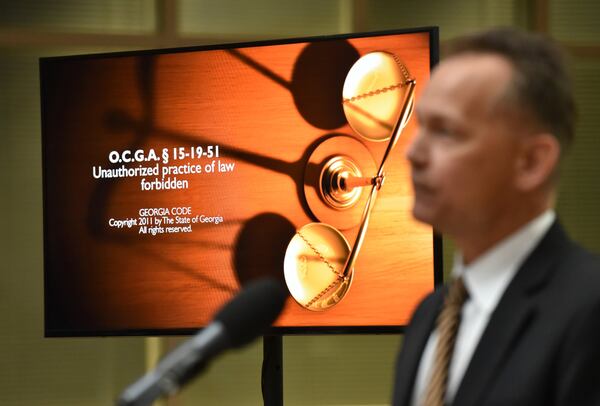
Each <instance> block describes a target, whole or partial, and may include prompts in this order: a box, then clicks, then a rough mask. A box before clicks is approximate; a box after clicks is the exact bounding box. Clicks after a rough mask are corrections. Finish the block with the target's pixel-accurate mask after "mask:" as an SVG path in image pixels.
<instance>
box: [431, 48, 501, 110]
mask: <svg viewBox="0 0 600 406" xmlns="http://www.w3.org/2000/svg"><path fill="white" fill-rule="evenodd" d="M512 74H513V69H512V66H511V65H510V62H508V61H507V60H506V59H504V58H503V57H501V56H499V55H494V54H487V53H486V54H481V53H479V54H476V53H466V54H460V55H457V56H452V57H450V58H448V59H445V60H444V61H443V62H441V63H440V64H439V65H438V67H437V68H436V69H435V70H434V71H433V73H432V75H431V79H430V81H429V83H428V84H427V86H426V87H425V90H424V92H423V96H422V99H421V104H425V105H426V107H427V105H431V107H433V105H435V104H437V103H444V104H445V103H452V104H453V105H455V106H456V107H457V108H459V107H462V108H466V109H469V110H470V109H480V108H488V107H492V106H493V105H495V102H496V101H498V99H499V98H500V97H501V96H503V95H504V94H505V91H506V88H507V85H508V83H509V82H510V80H511V77H512Z"/></svg>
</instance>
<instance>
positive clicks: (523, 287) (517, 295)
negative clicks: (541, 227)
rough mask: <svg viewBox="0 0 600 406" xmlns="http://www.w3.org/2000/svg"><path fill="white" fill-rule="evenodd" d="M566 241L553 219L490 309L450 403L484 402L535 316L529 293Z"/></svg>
mask: <svg viewBox="0 0 600 406" xmlns="http://www.w3.org/2000/svg"><path fill="white" fill-rule="evenodd" d="M567 245H568V239H567V237H566V235H565V233H564V231H563V230H562V228H561V227H560V225H559V224H558V223H557V222H555V223H554V224H553V225H552V227H551V228H550V230H549V231H548V233H547V234H546V236H545V237H544V238H543V239H542V241H541V242H540V243H539V245H538V246H537V247H536V248H535V249H534V251H533V252H532V253H531V254H530V255H529V257H528V258H527V260H526V261H525V262H524V263H523V265H522V266H521V267H520V268H519V270H518V272H517V274H516V275H515V278H514V279H513V281H512V282H511V283H510V284H509V286H508V288H507V289H506V292H504V295H503V296H502V299H501V300H500V302H499V303H498V306H497V307H496V310H495V311H494V312H493V313H492V315H491V317H490V320H489V323H488V326H487V327H486V329H485V330H484V332H483V335H482V337H481V340H480V341H479V344H478V346H477V348H476V349H475V352H474V353H473V357H472V359H471V362H470V363H469V366H468V368H467V370H466V372H465V375H464V377H463V379H462V382H461V384H460V387H459V389H458V392H457V393H456V397H455V399H454V403H453V404H454V405H457V406H458V405H460V406H476V405H480V404H483V403H484V402H483V400H484V399H483V396H484V395H485V393H487V392H489V389H490V384H491V383H492V382H493V381H494V378H495V377H496V376H497V374H498V373H499V372H500V371H501V370H502V366H503V361H504V360H506V359H507V358H508V355H509V354H510V352H511V348H514V344H515V343H516V342H517V340H518V339H519V337H521V335H522V334H523V332H525V331H526V330H527V328H528V326H529V325H530V322H531V321H532V320H533V319H534V318H535V317H536V312H537V308H536V305H535V304H534V301H533V300H531V298H530V297H531V296H532V295H534V294H535V292H536V291H537V290H538V289H539V288H540V287H542V286H543V285H544V284H545V283H546V282H547V280H548V279H549V278H550V277H551V276H552V273H553V272H552V271H553V269H554V266H553V265H554V263H555V262H556V260H557V259H558V258H559V257H560V255H561V251H562V250H563V249H564V248H565V246H567Z"/></svg>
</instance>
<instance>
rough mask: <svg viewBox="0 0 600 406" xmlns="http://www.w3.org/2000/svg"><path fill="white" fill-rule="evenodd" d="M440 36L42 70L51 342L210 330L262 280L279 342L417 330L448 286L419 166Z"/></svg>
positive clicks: (87, 59) (143, 56) (154, 54)
mask: <svg viewBox="0 0 600 406" xmlns="http://www.w3.org/2000/svg"><path fill="white" fill-rule="evenodd" d="M430 36H431V32H430V31H428V30H421V31H415V32H398V33H383V34H377V35H355V36H337V37H324V38H312V39H302V40H284V41H271V42H264V43H263V42H257V43H252V44H236V45H224V46H210V47H197V48H188V49H173V50H153V51H142V52H129V53H117V54H103V55H83V56H74V57H53V58H42V59H41V61H40V78H41V103H42V132H43V134H42V140H43V182H44V256H45V261H44V262H45V270H44V276H45V281H44V284H45V333H46V335H48V336H77V335H120V334H147V333H150V332H154V333H157V334H161V333H165V334H169V333H173V332H178V331H182V330H184V331H185V330H188V329H189V330H193V329H197V328H201V327H203V326H205V325H206V324H207V323H209V322H210V320H211V319H212V317H213V316H214V314H215V313H216V312H217V311H218V310H219V309H220V308H221V306H223V305H224V304H225V303H226V302H227V301H228V300H230V299H231V298H232V297H233V296H234V295H235V294H236V293H237V292H238V291H239V290H240V289H241V287H243V286H244V285H245V284H247V283H248V282H249V281H251V280H254V279H256V278H260V277H263V276H270V277H274V278H277V279H279V280H280V281H281V283H283V284H285V286H286V287H287V289H288V290H289V292H290V298H289V299H288V301H287V303H286V306H285V309H284V311H283V313H282V315H281V316H280V318H279V319H278V321H277V322H276V325H275V326H276V328H275V330H277V328H280V331H282V332H285V331H291V332H293V331H308V332H309V331H310V330H311V329H315V331H327V330H328V329H331V330H332V331H338V329H339V328H341V329H342V330H343V328H349V330H348V331H351V330H352V328H366V329H367V330H365V331H368V328H370V327H398V326H402V325H405V324H406V323H407V322H408V320H409V317H410V315H411V314H412V311H413V310H414V308H415V306H416V304H417V303H418V301H419V300H420V299H421V298H422V297H423V296H424V295H425V294H426V293H427V292H429V291H431V290H432V289H433V287H434V238H433V234H432V230H431V228H430V227H428V226H425V225H422V224H419V223H417V222H416V221H415V220H414V219H413V218H412V216H411V208H412V194H413V191H412V187H411V183H410V168H409V165H408V162H407V160H406V158H405V153H406V148H407V145H408V144H409V143H410V141H411V139H412V138H413V136H414V134H415V131H416V130H417V123H416V119H415V117H414V116H413V115H412V110H413V106H414V104H415V103H417V102H418V99H419V95H420V93H421V91H422V90H423V87H424V84H425V83H426V82H427V80H428V78H429V73H430V67H431V63H432V53H431V50H430V41H431V39H430ZM286 329H288V330H286ZM295 329H297V330H295ZM319 329H320V330H319Z"/></svg>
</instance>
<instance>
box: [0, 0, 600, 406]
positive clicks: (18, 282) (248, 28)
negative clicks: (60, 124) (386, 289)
mask: <svg viewBox="0 0 600 406" xmlns="http://www.w3.org/2000/svg"><path fill="white" fill-rule="evenodd" d="M597 4H600V3H597V2H596V1H594V0H587V1H578V2H569V1H567V0H548V1H541V0H536V1H533V0H532V1H517V0H514V1H507V0H456V1H443V0H430V1H426V0H405V1H402V0H394V1H387V0H386V1H384V0H377V1H366V0H363V1H361V0H356V1H350V0H347V1H346V0H337V1H333V0H331V1H319V0H308V1H307V0H305V1H292V0H254V1H248V0H202V1H192V0H179V1H178V2H177V1H160V2H155V1H151V0H129V1H117V0H104V1H102V0H85V1H83V0H54V1H52V2H49V1H43V0H21V1H18V2H16V1H8V0H0V230H1V233H0V258H1V259H0V264H1V265H0V267H1V268H0V404H2V405H107V404H111V403H112V402H113V399H114V398H115V397H116V396H117V395H118V394H119V392H120V391H121V390H122V389H123V387H124V386H125V385H127V383H129V382H130V381H132V380H133V379H134V378H135V377H137V376H138V375H139V374H141V373H142V372H143V371H144V368H146V365H147V364H149V363H152V361H153V359H155V358H156V357H157V355H158V352H159V351H160V349H161V348H165V347H168V346H169V345H173V344H175V341H176V339H174V338H170V339H145V338H141V337H130V338H103V339H102V338H93V339H92V338H86V339H83V338H82V339H44V338H43V269H42V258H43V257H42V255H43V252H42V249H43V247H42V194H41V185H42V183H41V139H40V119H39V117H40V112H39V95H38V94H39V88H38V78H37V75H38V72H37V58H38V57H39V56H44V55H57V54H70V53H71V54H72V53H84V52H97V51H103V50H117V49H126V48H127V49H131V48H136V49H144V48H154V47H160V46H173V45H182V44H200V43H217V42H223V41H243V40H246V39H257V38H276V37H289V36H306V35H319V34H333V33H342V32H352V31H369V30H380V29H391V28H406V27H415V26H424V25H439V26H440V27H441V36H442V39H447V38H450V37H453V36H456V35H459V34H462V33H465V32H469V31H472V30H476V29H480V28H485V27H489V26H493V25H515V26H520V27H523V28H528V29H534V28H535V29H540V30H546V31H547V32H550V33H551V34H552V35H554V36H555V37H557V38H558V39H559V40H561V41H562V42H564V43H565V45H567V46H568V48H569V49H570V50H571V51H572V52H573V53H574V57H573V62H574V65H573V66H574V75H575V85H576V90H577V97H578V99H579V103H580V119H581V120H580V125H579V128H578V138H579V139H578V141H577V144H576V147H575V148H574V150H573V151H572V153H571V155H570V156H569V158H568V162H567V165H566V168H565V171H564V179H563V182H562V195H561V198H560V200H559V203H558V210H559V215H560V216H561V218H562V219H563V221H564V222H565V223H566V225H567V228H568V229H569V230H570V232H571V233H572V234H573V235H574V236H575V237H577V238H578V239H579V240H580V241H582V242H583V243H584V244H585V245H586V246H588V247H589V248H592V249H594V250H596V251H600V237H599V236H598V231H597V230H599V229H600V215H598V214H597V212H596V210H597V199H598V196H600V182H599V181H598V178H600V165H599V164H597V163H596V162H597V158H596V157H597V156H598V155H600V138H599V137H598V136H597V135H596V132H597V130H596V129H597V128H598V127H600V118H599V117H600V114H598V113H597V111H598V107H597V106H598V105H599V103H600V96H599V95H600V75H598V73H599V71H600V40H599V39H600V37H599V34H600V29H599V28H598V25H597V22H596V20H595V16H597V15H599V14H600V13H599V12H600V5H597ZM399 343H400V337H399V336H394V335H391V336H294V337H285V338H284V396H285V403H286V404H287V405H306V404H319V405H375V404H386V403H388V402H389V398H390V391H391V381H392V369H393V361H394V357H395V353H396V351H397V348H398V345H399ZM261 359H262V346H261V343H260V342H259V343H256V344H254V345H251V346H250V347H249V348H247V349H244V350H242V351H237V352H231V353H229V354H227V355H226V356H224V357H223V358H221V359H219V360H217V361H216V362H215V363H214V364H213V365H212V367H211V368H210V370H209V371H208V372H207V373H206V374H205V375H203V376H202V378H201V379H198V380H196V381H195V382H194V383H193V384H191V385H190V386H189V387H188V388H186V389H185V390H184V391H183V392H182V393H181V394H180V395H179V396H178V397H176V398H174V399H171V400H169V401H168V404H169V405H180V406H184V405H192V404H218V405H246V404H248V405H256V404H260V403H261V394H260V364H261Z"/></svg>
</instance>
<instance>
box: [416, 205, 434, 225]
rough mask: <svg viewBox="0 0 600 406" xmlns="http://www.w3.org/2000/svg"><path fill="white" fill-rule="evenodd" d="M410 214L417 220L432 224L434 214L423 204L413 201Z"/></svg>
mask: <svg viewBox="0 0 600 406" xmlns="http://www.w3.org/2000/svg"><path fill="white" fill-rule="evenodd" d="M412 215H413V217H414V218H415V220H417V221H418V222H421V223H425V224H428V225H430V226H432V227H433V226H434V215H433V211H432V210H431V209H429V208H427V207H423V205H419V204H417V203H416V202H415V204H414V205H413V209H412Z"/></svg>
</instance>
